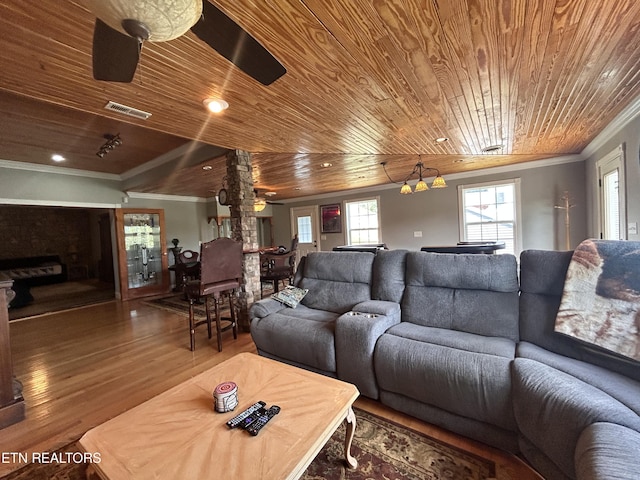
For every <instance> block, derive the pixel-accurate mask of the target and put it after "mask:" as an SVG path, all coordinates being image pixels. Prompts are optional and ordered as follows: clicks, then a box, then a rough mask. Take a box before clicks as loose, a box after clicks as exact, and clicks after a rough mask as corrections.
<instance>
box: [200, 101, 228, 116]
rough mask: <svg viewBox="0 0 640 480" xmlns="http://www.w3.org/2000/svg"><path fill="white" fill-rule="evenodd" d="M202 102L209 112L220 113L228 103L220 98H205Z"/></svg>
mask: <svg viewBox="0 0 640 480" xmlns="http://www.w3.org/2000/svg"><path fill="white" fill-rule="evenodd" d="M202 103H203V104H204V106H205V107H206V108H207V110H209V111H210V112H211V113H222V112H223V111H224V110H226V109H227V108H229V103H228V102H226V101H224V100H222V99H221V98H207V99H205V100H204V101H203V102H202Z"/></svg>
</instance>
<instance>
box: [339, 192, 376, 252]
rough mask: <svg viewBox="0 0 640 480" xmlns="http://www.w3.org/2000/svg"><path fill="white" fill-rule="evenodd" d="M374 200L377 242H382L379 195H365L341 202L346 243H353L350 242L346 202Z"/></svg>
mask: <svg viewBox="0 0 640 480" xmlns="http://www.w3.org/2000/svg"><path fill="white" fill-rule="evenodd" d="M372 200H373V201H375V202H376V205H377V217H378V242H377V243H382V228H381V223H380V197H379V196H375V197H365V198H355V199H353V200H344V201H343V202H342V211H343V212H344V214H345V215H344V216H345V228H346V235H345V236H346V240H347V245H355V244H354V243H352V241H351V225H350V219H349V209H348V204H350V203H358V202H368V201H372ZM360 245H364V244H360Z"/></svg>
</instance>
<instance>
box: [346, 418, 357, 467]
mask: <svg viewBox="0 0 640 480" xmlns="http://www.w3.org/2000/svg"><path fill="white" fill-rule="evenodd" d="M344 420H345V422H346V427H347V431H346V433H345V435H344V456H345V461H346V462H347V467H349V468H350V469H352V470H354V469H356V468H358V460H356V459H355V457H354V456H353V455H351V443H352V442H353V435H354V434H355V433H356V414H355V413H353V409H352V408H351V407H349V411H348V412H347V417H346V418H345V419H344Z"/></svg>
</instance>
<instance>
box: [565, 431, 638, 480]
mask: <svg viewBox="0 0 640 480" xmlns="http://www.w3.org/2000/svg"><path fill="white" fill-rule="evenodd" d="M639 452H640V433H638V432H636V431H635V430H630V429H628V428H625V427H622V426H620V425H615V424H612V423H600V422H599V423H594V424H592V425H589V426H588V427H587V428H585V429H584V431H583V432H582V434H580V438H579V439H578V445H577V446H576V452H575V455H574V457H575V465H576V478H577V480H590V479H593V478H606V479H607V480H637V479H638V478H640V462H638V453H639Z"/></svg>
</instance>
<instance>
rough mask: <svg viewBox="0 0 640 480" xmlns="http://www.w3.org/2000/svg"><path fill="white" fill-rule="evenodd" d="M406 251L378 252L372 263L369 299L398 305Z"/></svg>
mask: <svg viewBox="0 0 640 480" xmlns="http://www.w3.org/2000/svg"><path fill="white" fill-rule="evenodd" d="M407 253H408V250H380V251H379V252H378V253H377V255H376V257H375V260H374V261H373V279H372V284H371V298H373V299H374V300H386V301H389V302H396V303H400V301H401V300H402V294H403V293H404V275H405V269H406V258H407Z"/></svg>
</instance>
